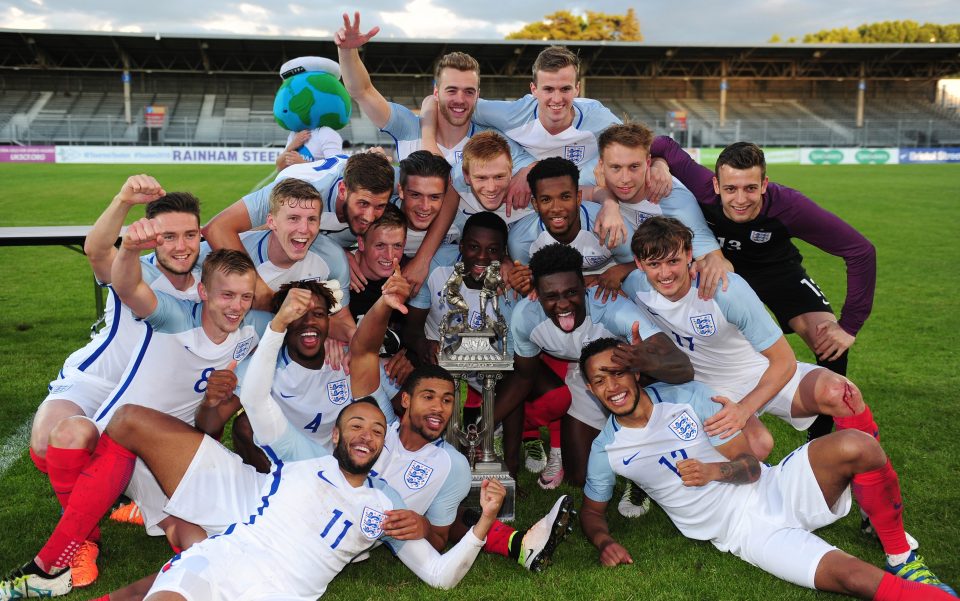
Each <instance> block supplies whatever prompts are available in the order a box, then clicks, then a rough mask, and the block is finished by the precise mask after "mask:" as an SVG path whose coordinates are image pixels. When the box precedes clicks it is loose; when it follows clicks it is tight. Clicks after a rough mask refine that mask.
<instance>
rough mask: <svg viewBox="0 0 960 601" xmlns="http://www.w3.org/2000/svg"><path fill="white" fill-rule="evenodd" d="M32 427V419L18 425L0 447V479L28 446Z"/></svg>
mask: <svg viewBox="0 0 960 601" xmlns="http://www.w3.org/2000/svg"><path fill="white" fill-rule="evenodd" d="M32 426H33V418H30V419H28V420H27V421H25V422H23V423H22V424H20V427H19V428H17V431H16V432H14V433H13V434H11V435H10V436H8V437H7V439H6V440H4V441H3V444H2V445H0V478H3V475H4V474H6V473H7V470H8V469H10V466H11V465H13V463H14V462H15V461H16V460H17V459H20V455H22V454H23V451H24V449H26V448H27V447H28V446H29V445H30V430H31V428H32Z"/></svg>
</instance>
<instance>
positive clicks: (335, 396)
mask: <svg viewBox="0 0 960 601" xmlns="http://www.w3.org/2000/svg"><path fill="white" fill-rule="evenodd" d="M327 398H329V399H330V402H331V403H333V404H334V405H342V404H344V403H346V402H347V401H349V400H350V384H348V383H347V380H346V379H340V380H336V381H335V382H327Z"/></svg>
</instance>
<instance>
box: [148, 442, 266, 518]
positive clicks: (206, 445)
mask: <svg viewBox="0 0 960 601" xmlns="http://www.w3.org/2000/svg"><path fill="white" fill-rule="evenodd" d="M272 477H273V475H272V474H261V473H260V472H258V471H257V470H255V469H254V468H253V466H250V465H247V464H245V463H243V460H242V459H240V456H239V455H237V454H236V453H233V452H231V451H230V450H228V449H227V448H226V447H225V446H223V445H222V444H220V443H219V442H217V441H216V440H214V439H212V438H210V437H209V436H204V437H203V442H201V443H200V447H199V448H198V449H197V453H196V454H195V455H194V456H193V460H192V461H191V462H190V466H189V467H187V471H186V473H184V475H183V478H181V480H180V484H179V485H178V486H177V490H175V491H174V493H173V496H172V497H171V498H170V500H169V501H167V502H166V504H165V506H163V511H164V513H165V514H169V515H172V516H175V517H178V518H180V519H183V520H186V521H188V522H190V523H191V524H196V525H198V526H200V527H201V528H203V529H204V530H206V531H207V535H208V536H211V535H214V534H219V533H221V532H223V531H224V530H225V529H226V528H227V527H228V526H230V524H234V523H237V522H245V521H247V520H249V519H250V516H252V515H253V514H255V513H256V512H257V509H258V507H259V506H260V503H261V499H260V494H259V493H260V490H261V488H262V487H263V485H264V483H266V482H267V481H268V480H269V479H271V478H272Z"/></svg>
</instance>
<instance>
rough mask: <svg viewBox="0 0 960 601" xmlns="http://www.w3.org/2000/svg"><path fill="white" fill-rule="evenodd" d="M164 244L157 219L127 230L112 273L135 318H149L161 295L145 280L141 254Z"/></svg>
mask: <svg viewBox="0 0 960 601" xmlns="http://www.w3.org/2000/svg"><path fill="white" fill-rule="evenodd" d="M162 244H163V237H162V236H161V235H160V232H159V224H158V223H157V221H156V220H155V219H146V218H143V219H141V220H139V221H136V222H134V223H132V224H131V225H130V227H128V228H127V233H126V234H125V235H124V236H123V242H122V243H121V244H120V250H119V251H117V256H116V259H114V261H113V267H112V269H111V272H110V278H111V281H112V282H113V291H114V292H115V293H116V294H117V296H119V297H120V302H122V303H123V304H125V305H126V306H127V307H129V308H130V310H131V311H132V312H133V314H134V315H136V316H137V317H140V318H143V317H147V316H148V315H150V314H151V313H153V311H154V310H155V309H156V308H157V295H156V294H155V293H154V292H153V290H152V289H151V288H150V286H149V285H148V284H147V283H146V282H145V281H143V272H142V271H141V269H140V252H141V251H144V250H152V249H155V248H158V247H159V246H160V245H162Z"/></svg>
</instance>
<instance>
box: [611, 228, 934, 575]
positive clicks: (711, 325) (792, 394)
mask: <svg viewBox="0 0 960 601" xmlns="http://www.w3.org/2000/svg"><path fill="white" fill-rule="evenodd" d="M691 235H692V234H691V231H690V229H689V228H687V227H686V226H685V225H683V224H682V223H680V222H679V221H677V220H676V219H672V218H669V217H652V218H650V219H648V220H647V221H645V222H644V223H643V224H642V225H641V226H640V227H639V228H637V232H636V234H634V237H633V242H632V244H633V250H634V253H635V254H636V256H637V265H638V266H639V267H640V270H638V271H636V272H634V273H633V274H631V275H630V277H628V278H627V281H626V282H625V283H624V290H625V291H627V293H628V294H629V295H630V298H633V299H636V300H637V302H638V303H640V304H641V306H644V307H646V308H647V311H648V312H649V313H650V315H651V318H652V319H653V321H654V322H655V323H656V324H657V325H659V326H660V327H661V328H663V329H664V330H665V331H669V332H671V333H672V334H673V336H674V340H675V342H676V344H677V346H679V347H680V348H681V349H682V350H683V352H684V353H686V354H687V356H688V357H690V363H691V364H693V370H694V372H695V376H694V379H696V380H697V381H699V382H703V383H705V384H707V385H708V386H709V387H710V388H712V389H713V390H715V391H717V392H718V393H719V394H721V395H722V396H724V397H726V398H728V399H731V400H732V401H733V402H731V403H724V406H723V408H722V409H720V410H718V411H717V413H716V415H714V416H713V417H711V418H710V419H708V420H707V421H706V422H705V423H704V426H705V427H706V429H707V434H709V435H711V436H713V435H719V436H720V437H721V439H724V438H727V437H728V436H729V435H730V434H731V433H733V432H735V431H740V430H742V431H743V433H744V434H745V437H746V438H747V439H748V440H749V441H750V446H751V449H752V452H753V454H754V455H755V456H757V457H759V458H761V459H764V458H766V456H767V454H769V452H770V450H771V449H772V448H773V438H772V437H771V436H770V434H769V432H767V431H766V429H765V428H757V427H756V426H748V425H747V424H748V420H750V419H751V417H752V416H753V415H754V414H761V413H770V414H771V415H775V416H777V417H779V418H780V419H782V420H784V421H786V422H787V423H789V424H790V425H792V426H793V427H794V428H796V429H798V430H803V429H805V428H807V427H808V426H809V425H810V424H811V423H812V422H813V420H814V419H816V416H817V415H829V416H831V417H832V419H833V421H834V423H836V425H837V429H838V430H842V429H854V430H860V431H862V432H864V433H866V434H868V435H870V436H873V437H875V438H878V439H879V436H880V432H879V428H878V427H877V424H876V422H875V421H874V419H873V414H872V412H871V411H870V407H869V406H867V404H866V403H865V402H864V400H863V396H862V395H861V394H860V390H859V389H858V388H857V387H856V385H855V384H854V383H853V382H851V381H850V380H848V379H847V378H845V377H843V376H841V375H839V374H835V373H833V372H832V371H830V370H828V369H824V368H822V367H817V366H815V365H811V364H809V363H798V362H797V359H796V356H794V354H793V349H791V348H790V345H789V344H788V343H787V340H786V338H784V336H783V334H782V332H781V331H780V329H779V328H778V327H777V324H776V323H774V321H773V319H772V318H771V317H770V316H769V315H768V314H767V312H766V311H765V310H764V308H763V305H762V303H761V302H760V299H759V298H757V295H756V294H755V293H754V292H753V290H752V289H751V288H750V287H749V286H748V285H747V283H746V282H745V281H743V279H742V278H740V277H739V276H738V275H736V274H732V275H731V276H730V286H729V288H728V289H727V290H717V291H716V295H715V296H714V298H712V299H710V300H703V299H702V298H700V296H699V295H698V294H697V288H698V285H699V282H698V281H697V279H696V278H695V277H694V275H693V272H692V271H691V264H692V260H693V259H692V256H691ZM751 423H755V422H753V421H752V420H751ZM745 426H746V427H745ZM878 477H879V476H878ZM882 477H883V478H884V479H886V480H889V481H891V482H896V479H897V475H896V472H895V471H894V470H893V467H892V466H891V465H888V466H887V468H886V470H885V471H884V472H883V476H882ZM891 486H892V484H891ZM854 496H857V494H856V489H854ZM857 500H858V501H859V500H860V499H859V497H858V498H857ZM878 533H879V534H880V541H881V542H882V543H883V547H884V549H885V550H886V552H887V553H888V554H889V555H891V556H899V555H902V554H904V553H906V552H908V551H910V548H911V547H915V546H916V542H915V541H912V540H911V539H909V538H900V537H896V538H892V537H887V536H885V535H883V534H882V533H880V532H879V531H878Z"/></svg>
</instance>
